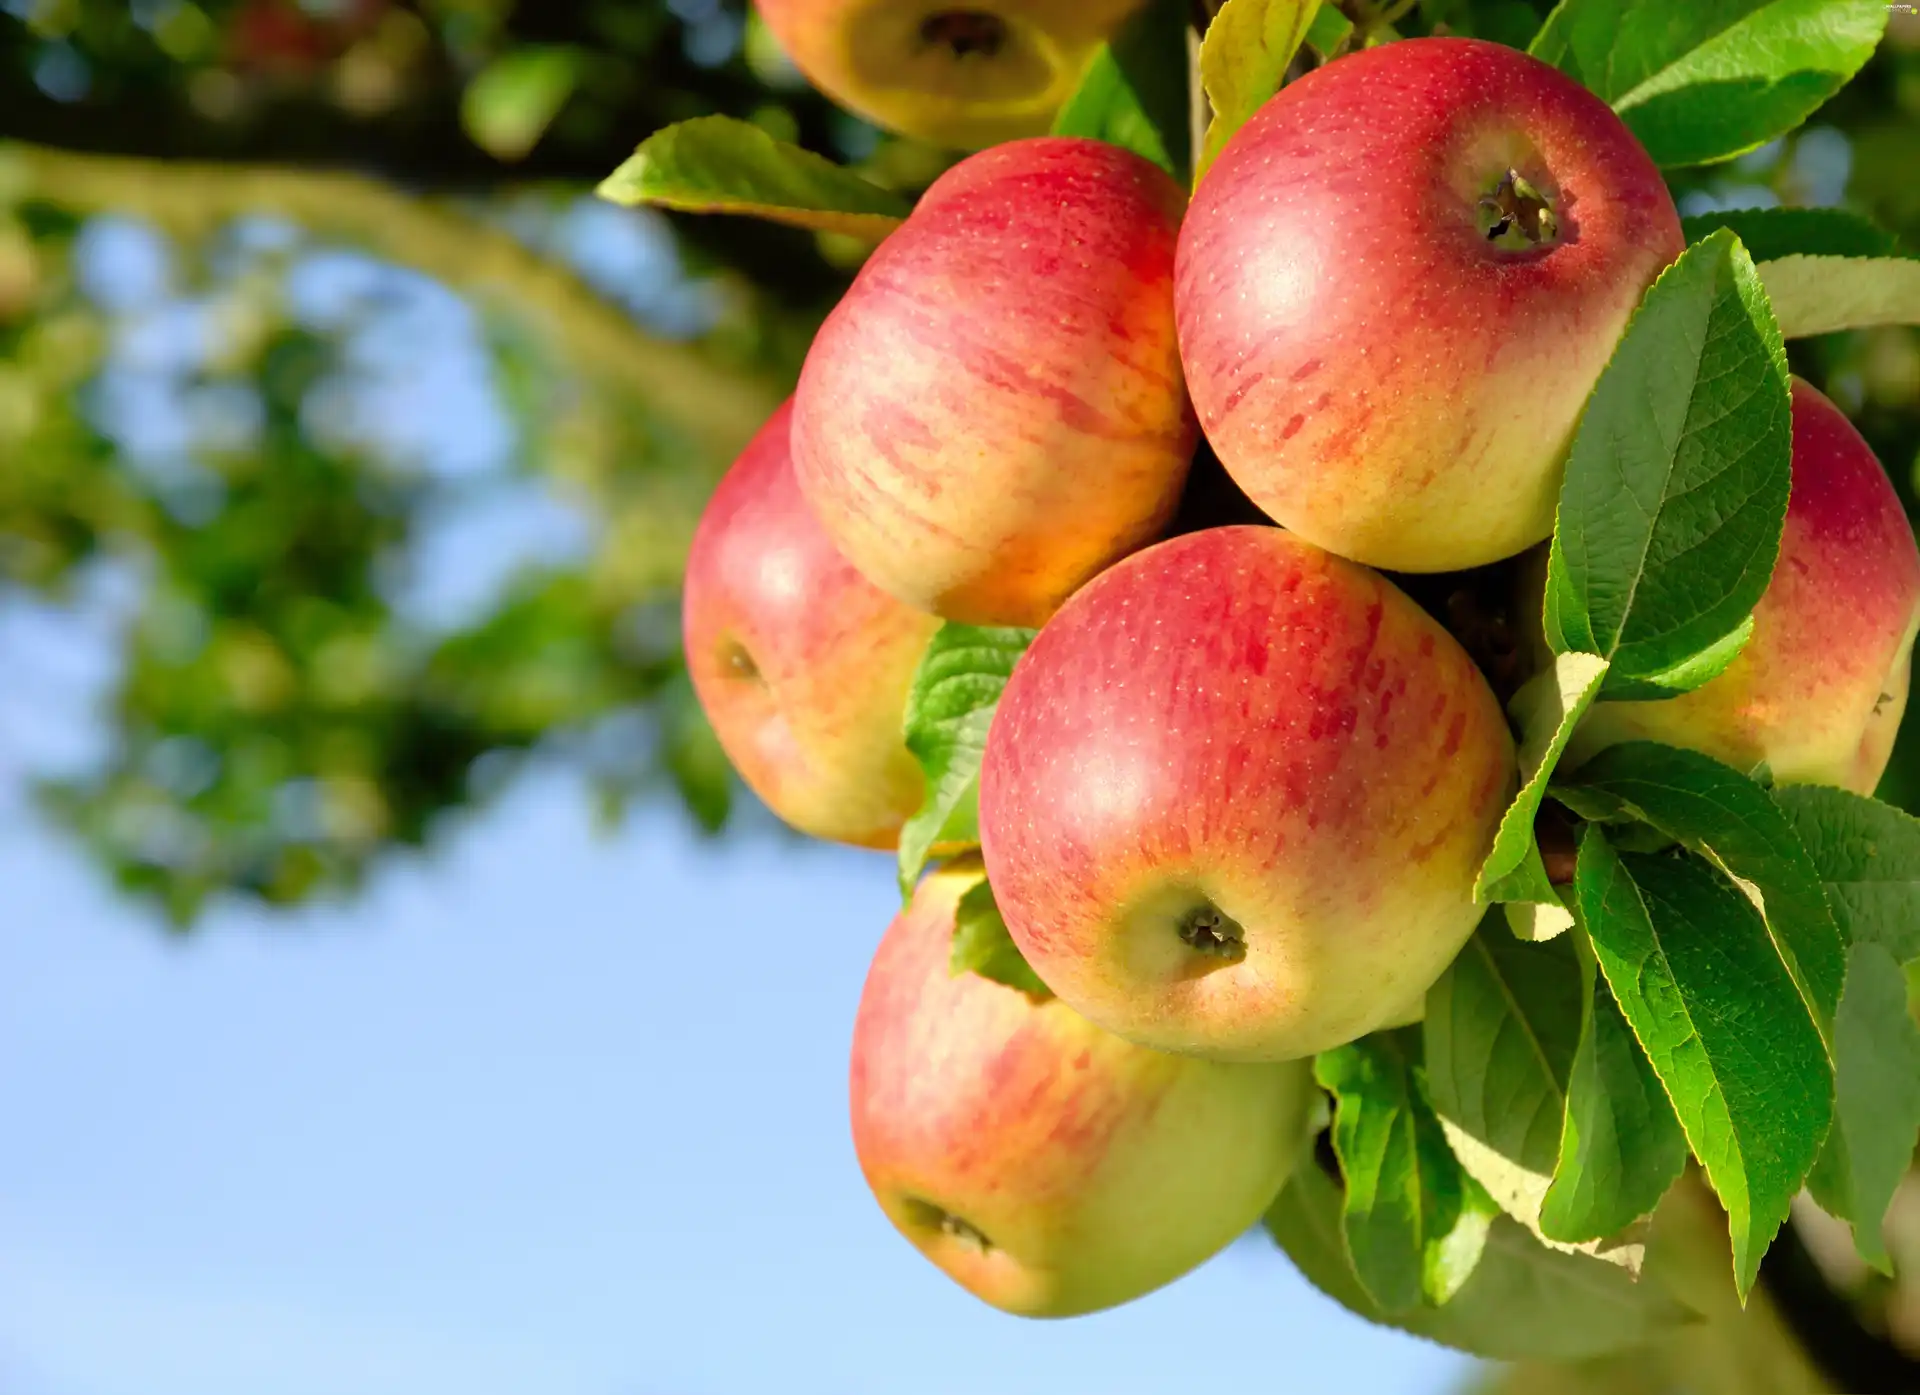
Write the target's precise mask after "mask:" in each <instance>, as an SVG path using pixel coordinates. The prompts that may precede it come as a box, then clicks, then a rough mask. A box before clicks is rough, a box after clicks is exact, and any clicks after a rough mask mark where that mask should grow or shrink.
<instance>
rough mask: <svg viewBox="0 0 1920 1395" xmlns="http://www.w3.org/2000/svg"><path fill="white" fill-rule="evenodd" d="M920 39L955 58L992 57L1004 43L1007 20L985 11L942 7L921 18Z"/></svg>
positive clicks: (1004, 45)
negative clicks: (945, 8)
mask: <svg viewBox="0 0 1920 1395" xmlns="http://www.w3.org/2000/svg"><path fill="white" fill-rule="evenodd" d="M920 42H921V43H922V44H924V45H925V46H926V47H928V48H944V49H947V50H949V51H950V52H951V53H952V54H953V56H954V57H955V58H970V57H973V56H974V55H976V54H977V55H978V56H980V57H982V58H995V57H998V56H999V53H1000V50H1001V49H1003V48H1005V47H1006V45H1007V22H1006V21H1005V20H1004V19H1002V18H1000V16H999V15H996V14H988V13H987V12H986V11H984V10H942V11H940V12H939V13H938V14H931V15H928V16H927V17H926V19H924V20H922V21H921V23H920Z"/></svg>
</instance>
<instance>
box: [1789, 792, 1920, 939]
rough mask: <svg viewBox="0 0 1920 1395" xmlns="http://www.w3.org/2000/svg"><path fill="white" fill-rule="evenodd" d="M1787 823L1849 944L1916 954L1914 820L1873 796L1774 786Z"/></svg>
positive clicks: (1918, 838) (1919, 922)
mask: <svg viewBox="0 0 1920 1395" xmlns="http://www.w3.org/2000/svg"><path fill="white" fill-rule="evenodd" d="M1773 801H1774V803H1776V804H1778V805H1779V806H1780V808H1781V810H1782V812H1784V813H1785V814H1786V816H1787V818H1788V820H1789V821H1790V822H1791V823H1792V824H1793V827H1794V831H1795V832H1796V833H1797V834H1798V835H1799V837H1800V843H1801V846H1803V847H1804V848H1806V850H1807V855H1808V856H1809V857H1810V858H1811V859H1812V861H1813V865H1814V867H1815V868H1816V869H1817V871H1818V872H1819V875H1820V880H1821V881H1822V882H1823V883H1825V885H1826V889H1827V902H1828V904H1829V905H1830V906H1831V907H1832V908H1833V915H1834V919H1835V920H1836V921H1837V922H1838V923H1839V925H1840V930H1841V933H1842V934H1843V935H1844V936H1845V937H1846V938H1847V940H1848V942H1849V943H1853V944H1858V943H1860V942H1862V941H1868V942H1871V943H1873V944H1877V945H1879V946H1881V947H1882V948H1883V949H1885V950H1886V951H1887V952H1888V953H1889V954H1891V955H1892V956H1893V957H1894V959H1895V960H1896V961H1898V962H1899V963H1901V964H1911V963H1913V962H1915V961H1916V960H1920V819H1916V818H1914V817H1913V816H1912V815H1911V814H1908V813H1905V812H1903V811H1902V810H1899V809H1896V808H1894V807H1893V806H1892V805H1891V804H1882V803H1881V802H1880V801H1879V800H1877V799H1868V798H1867V797H1866V796H1864V795H1858V794H1853V793H1850V792H1849V791H1847V790H1841V789H1830V788H1828V787H1827V786H1824V785H1794V786H1791V787H1787V788H1782V789H1777V790H1775V791H1773Z"/></svg>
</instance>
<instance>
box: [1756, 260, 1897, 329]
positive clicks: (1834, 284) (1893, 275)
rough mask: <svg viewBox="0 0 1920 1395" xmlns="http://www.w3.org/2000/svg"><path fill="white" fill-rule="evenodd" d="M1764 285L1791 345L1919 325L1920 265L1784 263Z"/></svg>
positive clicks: (1764, 277) (1766, 272)
mask: <svg viewBox="0 0 1920 1395" xmlns="http://www.w3.org/2000/svg"><path fill="white" fill-rule="evenodd" d="M1760 280H1761V282H1762V283H1763V284H1764V285H1765V286H1766V288H1767V296H1768V298H1769V299H1770V300H1771V301H1772V302H1773V310H1774V314H1775V315H1776V316H1778V317H1779V320H1780V332H1781V334H1783V335H1784V336H1786V337H1787V338H1789V339H1805V338H1807V337H1808V336H1810V335H1815V334H1832V333H1834V332H1835V331H1836V330H1842V329H1871V328H1872V327H1874V326H1875V325H1920V260H1916V259H1915V258H1913V257H1871V258H1869V257H1781V258H1780V259H1779V260H1777V261H1771V262H1768V263H1766V264H1765V265H1764V266H1762V267H1761V268H1760Z"/></svg>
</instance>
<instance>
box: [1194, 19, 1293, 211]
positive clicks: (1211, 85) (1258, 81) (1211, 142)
mask: <svg viewBox="0 0 1920 1395" xmlns="http://www.w3.org/2000/svg"><path fill="white" fill-rule="evenodd" d="M1319 13H1320V0H1227V3H1226V4H1224V5H1222V6H1221V7H1220V12H1219V13H1218V14H1216V15H1215V16H1214V17H1213V23H1211V24H1210V25H1208V26H1207V37H1206V39H1205V41H1204V42H1202V43H1201V45H1200V79H1201V81H1202V83H1203V84H1205V86H1206V90H1207V101H1208V104H1209V105H1210V106H1211V107H1212V108H1213V119H1212V121H1210V122H1209V123H1208V124H1207V135H1206V140H1205V142H1204V143H1203V144H1202V146H1201V149H1200V159H1199V161H1198V169H1197V171H1196V173H1195V179H1196V181H1197V180H1199V179H1204V178H1205V177H1206V173H1207V168H1208V166H1210V165H1212V164H1213V160H1214V157H1215V156H1216V155H1218V154H1219V153H1220V150H1221V147H1223V146H1224V145H1226V143H1227V141H1228V140H1229V139H1230V138H1231V137H1232V136H1233V133H1234V132H1235V131H1237V130H1239V129H1240V128H1241V127H1242V126H1244V125H1246V123H1247V119H1248V118H1249V117H1251V116H1252V115H1253V114H1254V113H1255V112H1256V111H1258V110H1259V109H1260V107H1261V106H1262V104H1264V103H1265V102H1266V100H1267V98H1269V97H1271V96H1272V95H1273V94H1274V93H1276V92H1278V91H1279V90H1280V83H1281V81H1282V80H1283V79H1285V77H1286V75H1287V65H1288V64H1290V63H1292V62H1293V56H1294V55H1295V54H1296V53H1298V52H1299V51H1300V45H1301V43H1302V42H1303V41H1304V40H1305V39H1306V37H1307V32H1308V30H1309V29H1311V28H1312V26H1313V22H1314V20H1315V18H1317V17H1318V15H1319Z"/></svg>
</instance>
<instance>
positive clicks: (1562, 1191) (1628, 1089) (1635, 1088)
mask: <svg viewBox="0 0 1920 1395" xmlns="http://www.w3.org/2000/svg"><path fill="white" fill-rule="evenodd" d="M1581 974H1582V977H1583V980H1584V984H1585V989H1584V997H1585V1003H1584V1005H1583V1007H1582V1010H1581V1017H1580V1045H1579V1048H1578V1049H1577V1050H1576V1051H1575V1052H1574V1057H1573V1069H1572V1072H1571V1074H1570V1075H1569V1076H1568V1078H1567V1108H1566V1111H1565V1113H1564V1114H1563V1115H1562V1118H1561V1132H1560V1151H1559V1157H1558V1159H1557V1160H1556V1161H1555V1163H1554V1166H1553V1176H1552V1181H1551V1185H1550V1186H1548V1188H1547V1189H1546V1192H1545V1194H1544V1195H1543V1196H1542V1198H1541V1201H1540V1229H1541V1232H1542V1234H1543V1235H1545V1236H1547V1237H1550V1238H1551V1239H1555V1240H1560V1241H1565V1242H1576V1243H1577V1242H1581V1241H1593V1242H1597V1241H1600V1240H1601V1239H1602V1238H1603V1237H1606V1236H1611V1235H1615V1234H1618V1233H1619V1232H1621V1231H1623V1230H1625V1229H1626V1228H1627V1227H1629V1226H1631V1225H1632V1224H1633V1223H1634V1222H1635V1221H1636V1220H1638V1219H1639V1218H1640V1217H1642V1216H1644V1215H1647V1214H1648V1213H1650V1212H1651V1211H1652V1210H1653V1208H1654V1207H1655V1206H1656V1205H1658V1204H1659V1202H1660V1198H1661V1197H1662V1196H1664V1195H1666V1192H1667V1189H1668V1188H1669V1187H1671V1186H1672V1185H1673V1184H1674V1182H1676V1181H1677V1180H1679V1177H1680V1174H1681V1173H1682V1172H1683V1171H1684V1170H1685V1169H1686V1165H1687V1139H1686V1135H1685V1134H1683V1133H1682V1132H1681V1131H1680V1121H1679V1120H1678V1119H1676V1118H1675V1117H1674V1114H1673V1105H1672V1103H1671V1102H1669V1101H1668V1099H1667V1094H1666V1090H1665V1089H1664V1088H1663V1087H1662V1086H1661V1084H1660V1079H1659V1077H1658V1076H1656V1075H1655V1074H1654V1071H1653V1063H1652V1062H1650V1061H1649V1060H1647V1055H1646V1052H1644V1051H1642V1050H1641V1049H1640V1043H1639V1042H1638V1041H1636V1040H1634V1036H1633V1029H1632V1028H1631V1027H1629V1026H1628V1025H1627V1020H1626V1018H1624V1017H1622V1016H1621V1015H1620V1007H1619V1005H1618V1004H1617V1003H1615V1002H1614V1000H1613V991H1612V990H1611V989H1610V988H1608V987H1607V981H1606V979H1605V978H1604V977H1602V976H1601V975H1600V973H1599V972H1598V971H1597V966H1596V965H1595V964H1594V963H1593V962H1592V961H1591V959H1589V958H1587V957H1586V956H1584V955H1583V956H1582V960H1581Z"/></svg>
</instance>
